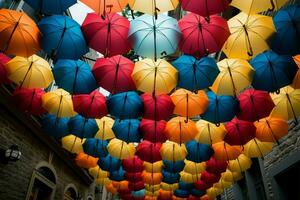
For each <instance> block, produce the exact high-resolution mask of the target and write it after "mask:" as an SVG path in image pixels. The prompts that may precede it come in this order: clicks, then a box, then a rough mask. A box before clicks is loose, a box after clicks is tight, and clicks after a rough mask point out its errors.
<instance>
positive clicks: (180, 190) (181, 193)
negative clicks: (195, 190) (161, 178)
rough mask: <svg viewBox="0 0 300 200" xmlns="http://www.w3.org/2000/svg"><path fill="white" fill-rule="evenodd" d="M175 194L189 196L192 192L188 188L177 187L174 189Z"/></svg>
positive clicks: (183, 196) (182, 196)
mask: <svg viewBox="0 0 300 200" xmlns="http://www.w3.org/2000/svg"><path fill="white" fill-rule="evenodd" d="M174 195H175V196H176V197H179V198H187V197H188V196H189V195H190V192H189V191H188V190H182V189H177V190H175V191H174Z"/></svg>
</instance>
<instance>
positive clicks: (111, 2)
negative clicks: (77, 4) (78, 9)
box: [80, 0, 128, 17]
mask: <svg viewBox="0 0 300 200" xmlns="http://www.w3.org/2000/svg"><path fill="white" fill-rule="evenodd" d="M80 1H81V2H82V3H84V4H85V5H87V6H88V7H90V8H91V9H93V10H94V11H95V13H97V15H102V17H105V16H106V15H107V14H109V13H111V12H112V13H114V12H120V11H122V10H123V9H124V8H125V6H126V5H127V3H128V0H96V1H95V0H80Z"/></svg>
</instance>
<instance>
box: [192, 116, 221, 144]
mask: <svg viewBox="0 0 300 200" xmlns="http://www.w3.org/2000/svg"><path fill="white" fill-rule="evenodd" d="M196 126H197V129H198V134H197V135H196V137H195V140H196V141H197V142H199V143H202V144H209V145H212V144H214V143H217V142H221V141H222V140H223V139H224V137H225V134H226V129H225V126H224V125H223V124H220V125H219V126H216V125H215V124H213V123H210V122H208V121H205V120H199V121H198V122H197V123H196Z"/></svg>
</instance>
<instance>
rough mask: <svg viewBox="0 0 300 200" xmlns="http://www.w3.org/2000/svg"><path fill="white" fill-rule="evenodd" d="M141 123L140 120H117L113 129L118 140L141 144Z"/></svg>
mask: <svg viewBox="0 0 300 200" xmlns="http://www.w3.org/2000/svg"><path fill="white" fill-rule="evenodd" d="M139 125H140V121H139V120H138V119H124V120H121V121H120V120H115V123H114V125H113V127H112V130H113V131H114V133H115V135H116V138H118V139H120V140H123V141H125V142H139V141H140V140H141V135H140V133H139Z"/></svg>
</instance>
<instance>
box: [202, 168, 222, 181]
mask: <svg viewBox="0 0 300 200" xmlns="http://www.w3.org/2000/svg"><path fill="white" fill-rule="evenodd" d="M220 178H221V174H214V173H210V172H208V171H204V172H202V173H201V180H202V181H204V182H205V183H216V182H218V181H219V179H220Z"/></svg>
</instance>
